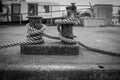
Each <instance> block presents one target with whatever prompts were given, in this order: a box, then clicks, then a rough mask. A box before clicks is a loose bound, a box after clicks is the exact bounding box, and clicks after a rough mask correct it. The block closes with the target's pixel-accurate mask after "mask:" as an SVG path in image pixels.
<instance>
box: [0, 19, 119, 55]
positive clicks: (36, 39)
mask: <svg viewBox="0 0 120 80" xmlns="http://www.w3.org/2000/svg"><path fill="white" fill-rule="evenodd" d="M55 23H56V24H58V28H57V30H58V32H59V37H55V36H51V35H48V34H46V33H44V32H43V31H44V30H45V29H46V25H44V24H42V28H41V29H35V28H33V27H31V26H29V24H27V25H26V26H27V27H28V32H27V33H28V35H27V40H26V41H22V42H16V43H12V44H5V45H2V46H0V49H2V48H8V47H12V46H18V45H25V44H41V43H43V42H44V40H43V39H42V38H41V36H42V35H43V36H46V37H48V38H51V39H57V40H62V41H64V42H66V43H69V44H79V45H80V46H82V47H84V48H86V49H88V50H90V51H93V52H98V53H103V54H108V55H112V56H117V57H120V53H117V52H112V51H106V50H101V49H96V48H92V47H89V46H86V45H84V44H83V43H81V42H79V41H76V40H74V39H68V38H65V37H63V36H62V35H61V30H60V27H61V24H76V25H77V24H80V20H79V19H73V18H68V19H63V20H61V19H58V20H56V21H55Z"/></svg>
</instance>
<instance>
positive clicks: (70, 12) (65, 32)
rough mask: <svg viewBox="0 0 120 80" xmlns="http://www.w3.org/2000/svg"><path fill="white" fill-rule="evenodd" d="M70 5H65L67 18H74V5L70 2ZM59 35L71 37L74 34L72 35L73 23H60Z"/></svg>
mask: <svg viewBox="0 0 120 80" xmlns="http://www.w3.org/2000/svg"><path fill="white" fill-rule="evenodd" d="M71 4H72V5H71V6H68V7H66V9H67V18H76V16H77V14H76V13H77V12H76V6H75V3H71ZM61 35H62V36H64V37H66V38H69V39H73V38H74V37H75V36H74V35H73V24H62V25H61Z"/></svg>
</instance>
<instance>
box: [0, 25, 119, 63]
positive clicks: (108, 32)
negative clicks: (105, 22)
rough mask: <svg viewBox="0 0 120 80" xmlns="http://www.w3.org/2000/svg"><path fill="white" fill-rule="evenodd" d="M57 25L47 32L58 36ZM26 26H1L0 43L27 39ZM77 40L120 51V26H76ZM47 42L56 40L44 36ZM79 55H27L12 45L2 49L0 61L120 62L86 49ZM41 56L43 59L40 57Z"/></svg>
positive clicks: (89, 44) (114, 58)
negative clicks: (21, 53)
mask: <svg viewBox="0 0 120 80" xmlns="http://www.w3.org/2000/svg"><path fill="white" fill-rule="evenodd" d="M56 28H57V27H56V26H51V27H48V28H47V29H46V31H45V32H46V33H48V34H50V35H54V36H58V32H57V29H56ZM26 32H27V28H26V27H25V26H19V27H17V26H14V27H2V28H0V44H1V45H2V44H6V43H13V42H18V41H24V40H26ZM73 32H74V35H76V36H77V38H76V40H79V41H80V42H82V43H84V44H86V45H88V46H91V47H95V48H101V49H106V50H111V51H115V52H120V27H74V30H73ZM44 39H45V42H54V41H56V40H53V39H48V38H46V37H44ZM80 54H81V55H79V56H36V55H35V56H32V55H30V56H27V55H20V47H19V46H17V47H11V48H6V49H1V50H0V55H1V56H0V62H1V63H2V62H6V63H15V62H33V63H34V62H59V63H60V62H68V63H113V64H114V63H117V64H118V63H120V58H117V57H113V56H108V55H104V54H99V53H97V54H96V53H94V52H90V51H87V50H85V51H84V52H82V53H80ZM40 58H41V59H40Z"/></svg>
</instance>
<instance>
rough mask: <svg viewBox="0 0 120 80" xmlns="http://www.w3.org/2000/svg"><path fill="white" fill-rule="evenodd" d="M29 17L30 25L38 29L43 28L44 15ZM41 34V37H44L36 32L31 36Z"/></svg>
mask: <svg viewBox="0 0 120 80" xmlns="http://www.w3.org/2000/svg"><path fill="white" fill-rule="evenodd" d="M27 18H28V19H29V25H30V26H31V27H33V28H36V29H38V30H39V29H41V28H42V25H41V24H42V17H40V16H28V17H27ZM38 35H39V36H40V38H41V39H42V36H43V35H42V34H41V35H40V34H35V35H31V36H38Z"/></svg>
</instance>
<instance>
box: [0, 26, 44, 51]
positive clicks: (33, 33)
mask: <svg viewBox="0 0 120 80" xmlns="http://www.w3.org/2000/svg"><path fill="white" fill-rule="evenodd" d="M26 26H27V27H28V31H27V34H28V35H27V40H26V41H21V42H15V43H9V44H5V45H1V46H0V49H2V48H8V47H12V46H19V45H26V44H41V43H43V42H44V40H43V39H42V38H41V37H40V36H41V35H43V31H44V30H45V29H46V26H45V25H44V24H42V26H43V27H42V28H41V29H39V30H37V29H35V28H33V27H31V26H29V24H27V25H26Z"/></svg>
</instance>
